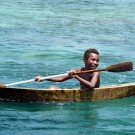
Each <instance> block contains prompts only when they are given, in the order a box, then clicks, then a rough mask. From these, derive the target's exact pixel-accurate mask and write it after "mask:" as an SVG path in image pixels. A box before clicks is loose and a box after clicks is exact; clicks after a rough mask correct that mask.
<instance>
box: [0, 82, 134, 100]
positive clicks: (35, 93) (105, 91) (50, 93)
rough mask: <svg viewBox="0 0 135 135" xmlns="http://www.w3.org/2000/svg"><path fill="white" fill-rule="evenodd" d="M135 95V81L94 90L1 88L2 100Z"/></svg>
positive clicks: (111, 97)
mask: <svg viewBox="0 0 135 135" xmlns="http://www.w3.org/2000/svg"><path fill="white" fill-rule="evenodd" d="M134 95H135V83H128V84H121V85H113V86H105V87H100V88H95V89H93V90H89V89H86V90H81V89H77V88H76V89H63V90H47V89H32V88H30V89H29V88H2V87H1V88H0V101H19V102H21V101H22V102H48V101H49V102H50V101H56V102H62V101H67V102H69V101H71V102H72V101H100V100H108V99H115V98H124V97H130V96H134Z"/></svg>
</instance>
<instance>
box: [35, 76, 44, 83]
mask: <svg viewBox="0 0 135 135" xmlns="http://www.w3.org/2000/svg"><path fill="white" fill-rule="evenodd" d="M40 78H42V76H37V77H35V78H34V80H35V81H36V82H42V81H43V80H40Z"/></svg>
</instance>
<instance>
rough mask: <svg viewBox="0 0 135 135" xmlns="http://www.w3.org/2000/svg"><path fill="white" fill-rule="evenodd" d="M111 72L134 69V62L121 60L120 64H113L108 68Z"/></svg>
mask: <svg viewBox="0 0 135 135" xmlns="http://www.w3.org/2000/svg"><path fill="white" fill-rule="evenodd" d="M106 69H107V71H109V72H125V71H131V70H133V63H132V62H131V61H129V62H121V63H118V64H114V65H111V66H109V67H107V68H106Z"/></svg>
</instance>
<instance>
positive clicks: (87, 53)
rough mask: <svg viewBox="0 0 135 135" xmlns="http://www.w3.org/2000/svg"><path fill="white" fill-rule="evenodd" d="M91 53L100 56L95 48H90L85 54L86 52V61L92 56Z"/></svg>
mask: <svg viewBox="0 0 135 135" xmlns="http://www.w3.org/2000/svg"><path fill="white" fill-rule="evenodd" d="M90 53H95V54H98V55H99V52H98V51H97V50H96V49H94V48H90V49H87V50H86V51H85V52H84V58H85V59H88V58H89V56H90Z"/></svg>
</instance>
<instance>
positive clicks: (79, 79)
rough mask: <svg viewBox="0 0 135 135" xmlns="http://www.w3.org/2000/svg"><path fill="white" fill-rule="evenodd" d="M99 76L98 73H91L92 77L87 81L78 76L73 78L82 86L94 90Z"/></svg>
mask: <svg viewBox="0 0 135 135" xmlns="http://www.w3.org/2000/svg"><path fill="white" fill-rule="evenodd" d="M99 76H100V73H99V72H94V73H93V76H92V79H91V80H90V82H89V81H87V80H85V79H83V78H81V77H80V76H78V75H76V76H75V78H76V79H77V80H78V81H79V82H80V83H82V84H84V85H85V86H88V87H90V88H94V87H96V84H97V82H98V80H99Z"/></svg>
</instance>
